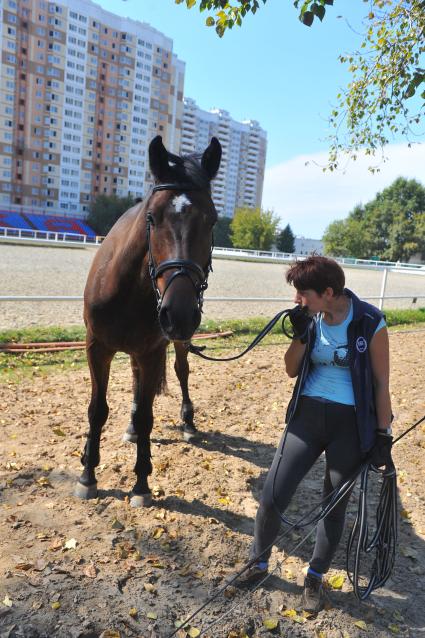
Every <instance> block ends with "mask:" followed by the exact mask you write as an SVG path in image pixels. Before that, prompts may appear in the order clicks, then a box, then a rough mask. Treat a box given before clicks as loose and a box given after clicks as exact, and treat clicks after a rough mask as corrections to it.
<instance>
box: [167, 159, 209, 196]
mask: <svg viewBox="0 0 425 638" xmlns="http://www.w3.org/2000/svg"><path fill="white" fill-rule="evenodd" d="M201 158H202V154H201V153H191V154H190V155H182V156H179V155H174V153H170V152H169V151H168V161H169V163H170V168H171V171H172V175H173V179H175V180H176V181H178V182H187V181H189V182H192V183H193V184H195V186H197V187H198V188H202V189H206V190H210V189H211V184H210V181H211V180H210V176H209V175H208V173H207V171H206V170H205V169H203V168H202V166H201Z"/></svg>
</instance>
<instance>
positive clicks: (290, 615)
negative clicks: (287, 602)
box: [280, 609, 298, 618]
mask: <svg viewBox="0 0 425 638" xmlns="http://www.w3.org/2000/svg"><path fill="white" fill-rule="evenodd" d="M280 613H281V614H282V616H284V617H285V618H295V616H297V615H298V614H297V612H296V610H295V609H285V610H284V611H281V612H280Z"/></svg>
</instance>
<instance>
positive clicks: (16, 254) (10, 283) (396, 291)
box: [0, 244, 425, 330]
mask: <svg viewBox="0 0 425 638" xmlns="http://www.w3.org/2000/svg"><path fill="white" fill-rule="evenodd" d="M95 250H96V249H95V248H88V249H80V248H43V247H36V246H15V245H10V244H9V245H7V244H0V282H1V283H0V295H26V296H28V295H46V296H49V295H51V296H54V295H70V296H81V295H82V294H83V290H84V284H85V281H86V277H87V272H88V270H89V267H90V264H91V261H92V259H93V255H94V251H95ZM213 265H214V272H213V273H211V275H210V285H209V288H208V291H207V293H206V300H207V301H206V303H205V306H204V311H205V318H206V319H228V318H240V317H249V316H251V317H254V316H257V317H258V316H264V317H271V316H273V314H275V313H276V312H278V311H279V310H281V309H282V308H283V307H285V306H284V305H283V304H284V303H287V302H278V303H269V302H261V303H253V302H250V303H245V302H243V303H237V302H212V301H211V302H209V301H208V297H272V298H276V297H278V298H285V297H290V298H292V295H293V290H292V289H291V288H290V287H289V286H288V285H287V284H286V283H285V281H284V274H285V270H286V268H287V267H286V266H282V265H280V264H264V263H253V262H241V261H228V260H222V259H215V260H214V264H213ZM345 273H346V278H347V286H348V287H349V288H352V289H353V290H354V291H355V292H356V293H357V294H359V295H360V296H362V297H370V296H379V294H380V290H381V281H382V271H373V270H363V269H355V268H347V269H346V270H345ZM386 294H387V295H411V297H410V298H409V299H404V300H398V301H394V300H388V301H387V302H386V307H387V308H392V307H397V308H409V307H415V306H414V305H412V299H413V297H415V296H416V295H419V294H422V295H425V276H423V275H422V276H421V275H410V274H407V275H406V274H399V273H389V275H388V282H387V293H386ZM375 303H376V302H375ZM417 305H418V306H421V305H422V306H423V305H425V299H423V300H418V303H417ZM81 317H82V309H81V302H80V301H73V302H56V303H52V302H36V303H30V302H19V303H15V302H3V303H1V311H0V330H4V329H7V328H14V327H15V328H22V327H26V326H33V325H58V324H60V325H73V324H80V323H81V322H82V319H81Z"/></svg>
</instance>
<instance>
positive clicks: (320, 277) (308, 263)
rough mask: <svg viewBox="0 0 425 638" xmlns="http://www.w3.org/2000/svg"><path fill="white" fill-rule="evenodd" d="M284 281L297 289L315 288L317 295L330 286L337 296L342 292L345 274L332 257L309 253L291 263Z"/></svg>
mask: <svg viewBox="0 0 425 638" xmlns="http://www.w3.org/2000/svg"><path fill="white" fill-rule="evenodd" d="M286 281H287V282H288V283H289V284H292V285H293V286H294V287H295V288H296V289H297V290H315V291H316V292H317V294H319V295H321V294H323V293H324V292H325V290H326V288H332V290H333V291H334V295H335V296H336V297H337V296H339V295H342V294H343V292H344V286H345V275H344V271H343V270H342V268H341V266H340V265H339V264H337V262H336V261H335V260H334V259H329V257H322V256H321V255H310V256H309V257H307V259H303V260H302V261H296V262H295V263H294V264H292V266H291V267H290V268H289V270H288V271H287V273H286Z"/></svg>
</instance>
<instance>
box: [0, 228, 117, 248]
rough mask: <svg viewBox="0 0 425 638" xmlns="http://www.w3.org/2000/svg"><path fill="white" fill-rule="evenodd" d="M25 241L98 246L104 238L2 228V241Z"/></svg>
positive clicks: (0, 237) (0, 231) (0, 232)
mask: <svg viewBox="0 0 425 638" xmlns="http://www.w3.org/2000/svg"><path fill="white" fill-rule="evenodd" d="M2 238H3V239H6V240H7V239H10V240H15V241H16V240H19V241H21V240H24V241H28V242H40V241H42V242H52V243H56V244H64V243H67V244H76V245H84V244H88V245H90V246H98V245H99V244H101V243H102V241H103V239H104V238H103V237H100V236H95V237H90V236H89V235H81V234H79V233H69V232H53V231H50V230H32V229H30V228H9V227H7V226H0V239H2Z"/></svg>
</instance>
